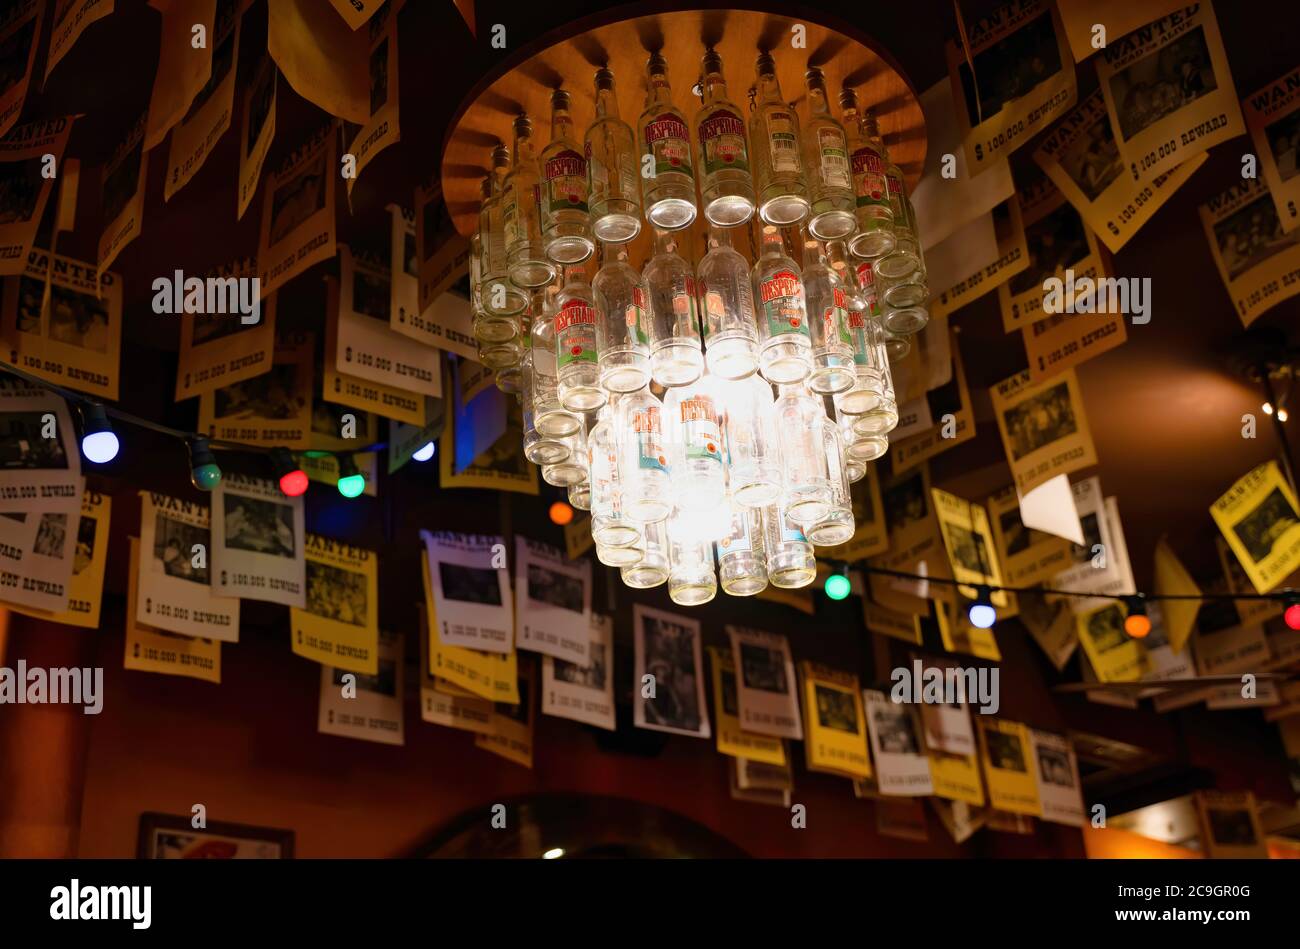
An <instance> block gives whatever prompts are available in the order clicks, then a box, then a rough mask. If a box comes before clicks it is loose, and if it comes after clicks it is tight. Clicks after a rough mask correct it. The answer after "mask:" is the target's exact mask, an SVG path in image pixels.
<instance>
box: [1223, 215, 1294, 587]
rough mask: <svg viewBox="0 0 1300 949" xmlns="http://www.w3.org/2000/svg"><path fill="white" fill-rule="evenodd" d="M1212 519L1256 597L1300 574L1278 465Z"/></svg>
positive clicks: (1253, 476) (1287, 493) (1290, 505)
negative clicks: (1256, 594) (1291, 576)
mask: <svg viewBox="0 0 1300 949" xmlns="http://www.w3.org/2000/svg"><path fill="white" fill-rule="evenodd" d="M1297 233H1300V232H1297ZM1210 516H1211V517H1213V518H1214V523H1215V524H1217V525H1218V527H1219V531H1220V532H1221V533H1222V534H1223V537H1224V539H1225V540H1226V541H1227V542H1228V546H1229V547H1230V548H1232V552H1233V553H1234V554H1236V555H1237V562H1238V563H1240V564H1241V568H1242V569H1243V570H1245V571H1246V576H1247V577H1249V578H1250V582H1251V584H1252V585H1253V586H1254V588H1255V592H1256V593H1268V592H1269V591H1270V590H1272V589H1273V588H1274V587H1276V586H1277V585H1278V584H1279V583H1281V582H1282V581H1283V580H1285V579H1286V578H1287V577H1288V576H1289V575H1290V574H1291V573H1292V572H1293V571H1295V570H1296V569H1297V568H1300V515H1297V513H1296V499H1295V494H1294V493H1293V492H1292V490H1291V486H1290V485H1289V484H1287V482H1286V479H1285V478H1284V477H1283V476H1282V470H1281V469H1280V468H1279V467H1278V465H1277V462H1276V461H1270V462H1267V463H1266V464H1262V465H1260V466H1259V467H1258V468H1255V469H1254V470H1253V471H1251V472H1250V473H1249V474H1246V475H1244V476H1243V477H1241V478H1239V479H1238V480H1237V482H1236V484H1234V485H1233V486H1232V487H1231V488H1229V489H1228V490H1227V492H1225V493H1224V495H1223V496H1222V497H1221V498H1219V499H1218V500H1217V501H1215V502H1214V504H1213V505H1212V506H1211V507H1210Z"/></svg>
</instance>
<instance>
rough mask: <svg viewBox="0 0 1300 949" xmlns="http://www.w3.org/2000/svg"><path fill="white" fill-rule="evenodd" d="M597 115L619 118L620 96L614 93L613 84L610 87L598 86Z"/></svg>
mask: <svg viewBox="0 0 1300 949" xmlns="http://www.w3.org/2000/svg"><path fill="white" fill-rule="evenodd" d="M596 117H597V118H601V119H603V118H612V119H616V118H618V98H617V97H616V96H615V95H614V87H613V86H610V87H609V88H608V89H607V88H604V87H602V86H597V87H596Z"/></svg>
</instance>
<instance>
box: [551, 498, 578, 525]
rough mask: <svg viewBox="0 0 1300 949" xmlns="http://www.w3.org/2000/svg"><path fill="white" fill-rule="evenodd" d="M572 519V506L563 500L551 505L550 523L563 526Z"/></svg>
mask: <svg viewBox="0 0 1300 949" xmlns="http://www.w3.org/2000/svg"><path fill="white" fill-rule="evenodd" d="M572 520H573V508H572V507H571V506H569V505H568V504H566V503H565V502H563V501H556V502H555V503H554V504H552V505H551V523H552V524H559V525H560V526H561V527H563V526H564V525H565V524H568V523H570V522H571V521H572Z"/></svg>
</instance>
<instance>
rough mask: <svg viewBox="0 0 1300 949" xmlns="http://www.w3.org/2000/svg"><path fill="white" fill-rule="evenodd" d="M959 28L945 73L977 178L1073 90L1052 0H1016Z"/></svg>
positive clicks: (1062, 108) (1069, 100) (1046, 120)
mask: <svg viewBox="0 0 1300 949" xmlns="http://www.w3.org/2000/svg"><path fill="white" fill-rule="evenodd" d="M959 15H960V12H959ZM964 26H965V29H964V31H963V34H962V36H961V37H958V38H955V39H950V40H948V42H947V45H946V50H947V60H948V76H949V81H950V82H951V84H952V95H953V99H954V100H956V112H957V125H958V128H959V129H960V130H961V133H962V141H963V142H964V144H965V151H966V164H967V165H968V167H969V168H970V172H971V174H972V175H978V174H979V173H980V172H982V171H984V170H986V169H988V168H991V167H993V166H994V165H995V164H997V163H998V162H1000V161H1002V160H1003V159H1005V158H1006V157H1007V156H1008V155H1010V154H1011V152H1013V151H1014V150H1015V149H1017V148H1019V147H1020V146H1021V145H1023V144H1024V143H1025V142H1027V141H1029V140H1030V139H1032V138H1033V137H1034V135H1036V134H1037V133H1038V132H1040V131H1042V130H1043V129H1045V128H1047V126H1049V125H1051V124H1052V123H1053V122H1054V121H1056V119H1057V118H1058V117H1059V116H1061V115H1063V114H1064V113H1065V112H1066V110H1068V109H1069V108H1070V106H1072V105H1074V102H1075V98H1076V95H1077V90H1076V87H1075V77H1074V59H1073V57H1071V55H1070V47H1069V43H1068V42H1067V40H1066V38H1065V30H1064V28H1063V27H1062V26H1061V20H1060V16H1059V15H1058V14H1057V12H1056V5H1055V4H1054V3H1052V2H1051V0H1016V2H1014V3H1008V4H1006V5H1005V6H1001V7H997V8H995V9H993V10H991V11H990V12H989V13H987V15H985V16H982V17H979V18H978V19H975V20H973V21H968V22H966V23H965V24H964Z"/></svg>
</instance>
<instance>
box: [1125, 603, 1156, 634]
mask: <svg viewBox="0 0 1300 949" xmlns="http://www.w3.org/2000/svg"><path fill="white" fill-rule="evenodd" d="M1124 606H1125V607H1126V608H1127V610H1128V615H1127V616H1125V617H1124V632H1126V633H1128V634H1129V635H1130V636H1132V637H1133V638H1134V639H1142V638H1144V637H1145V636H1146V635H1147V633H1149V632H1151V617H1149V616H1147V604H1146V600H1145V598H1144V597H1143V596H1142V595H1141V594H1138V595H1137V596H1126V597H1124Z"/></svg>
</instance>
